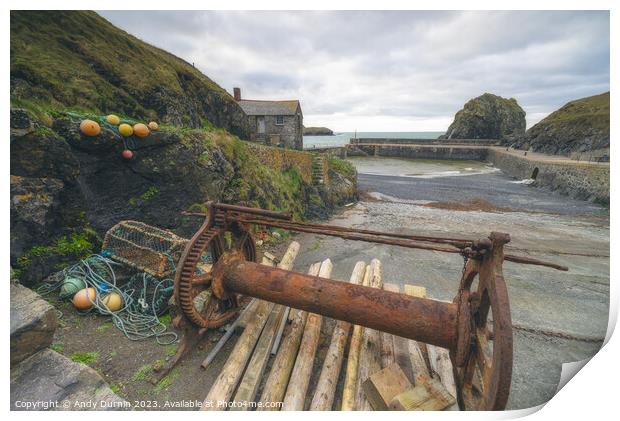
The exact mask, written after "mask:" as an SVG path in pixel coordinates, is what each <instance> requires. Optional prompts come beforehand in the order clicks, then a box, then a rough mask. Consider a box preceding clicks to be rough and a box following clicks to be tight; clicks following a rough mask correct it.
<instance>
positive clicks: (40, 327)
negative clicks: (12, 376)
mask: <svg viewBox="0 0 620 421" xmlns="http://www.w3.org/2000/svg"><path fill="white" fill-rule="evenodd" d="M57 326H58V323H57V321H56V314H55V310H54V307H53V306H52V305H51V304H49V303H48V302H47V301H45V300H43V299H42V298H41V297H40V296H39V295H38V294H36V293H35V292H33V291H31V290H29V289H28V288H25V287H23V286H21V285H19V284H16V283H11V366H13V365H14V364H17V363H19V362H21V361H23V360H25V359H26V358H28V357H30V356H31V355H34V354H36V353H37V352H39V351H41V350H42V349H44V348H47V347H48V346H49V345H50V344H51V343H52V340H53V339H54V331H55V330H56V327H57Z"/></svg>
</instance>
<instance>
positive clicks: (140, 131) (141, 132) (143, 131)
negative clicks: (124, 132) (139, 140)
mask: <svg viewBox="0 0 620 421" xmlns="http://www.w3.org/2000/svg"><path fill="white" fill-rule="evenodd" d="M133 133H134V134H135V135H136V136H138V137H147V136H148V135H149V133H150V132H149V128H148V127H146V124H142V123H138V124H134V126H133Z"/></svg>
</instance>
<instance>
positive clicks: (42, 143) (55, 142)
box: [11, 130, 80, 181]
mask: <svg viewBox="0 0 620 421" xmlns="http://www.w3.org/2000/svg"><path fill="white" fill-rule="evenodd" d="M79 173H80V166H79V163H78V161H77V159H76V158H75V156H74V155H73V152H72V151H71V147H70V146H69V145H68V144H67V142H65V141H64V140H63V139H62V138H60V137H58V136H57V135H56V134H55V133H54V132H52V131H51V130H49V131H45V132H43V133H41V134H37V133H35V132H33V133H29V134H27V135H25V136H22V137H20V138H18V139H16V140H14V141H13V142H12V143H11V174H12V175H18V176H22V177H38V178H41V177H50V178H56V179H60V180H63V181H71V180H75V179H76V178H77V176H78V174H79Z"/></svg>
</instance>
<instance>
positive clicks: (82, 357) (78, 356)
mask: <svg viewBox="0 0 620 421" xmlns="http://www.w3.org/2000/svg"><path fill="white" fill-rule="evenodd" d="M69 358H70V359H71V361H75V362H76V363H82V364H86V365H90V364H93V363H95V362H96V361H97V360H98V359H99V353H98V352H74V353H73V354H71V356H70V357H69Z"/></svg>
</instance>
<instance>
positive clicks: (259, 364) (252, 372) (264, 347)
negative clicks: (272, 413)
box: [231, 305, 284, 411]
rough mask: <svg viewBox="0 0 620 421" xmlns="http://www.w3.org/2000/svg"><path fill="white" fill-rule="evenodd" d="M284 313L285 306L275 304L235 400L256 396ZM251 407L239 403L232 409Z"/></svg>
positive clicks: (248, 399)
mask: <svg viewBox="0 0 620 421" xmlns="http://www.w3.org/2000/svg"><path fill="white" fill-rule="evenodd" d="M283 314H284V307H283V306H281V305H274V306H273V309H272V310H271V314H270V315H269V318H268V319H267V323H266V324H265V328H264V329H263V332H262V333H261V335H260V338H259V339H258V342H257V343H256V348H255V349H254V353H253V354H252V358H250V362H249V363H248V368H247V369H246V370H245V373H244V374H243V378H242V379H241V383H240V384H239V387H238V388H237V392H236V393H235V397H234V399H233V400H234V401H235V402H252V401H254V398H255V397H256V392H257V389H258V385H259V384H260V381H261V378H262V376H263V372H264V371H265V367H266V366H267V360H268V359H269V355H271V346H272V345H273V342H274V339H275V336H276V330H277V328H278V325H279V323H280V320H281V319H282V315H283ZM248 409H249V407H248V406H247V405H238V406H234V407H232V408H231V410H238V411H246V410H248Z"/></svg>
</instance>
